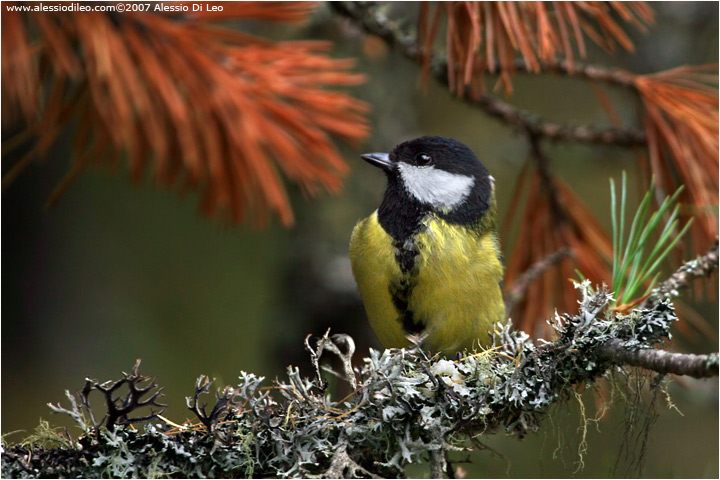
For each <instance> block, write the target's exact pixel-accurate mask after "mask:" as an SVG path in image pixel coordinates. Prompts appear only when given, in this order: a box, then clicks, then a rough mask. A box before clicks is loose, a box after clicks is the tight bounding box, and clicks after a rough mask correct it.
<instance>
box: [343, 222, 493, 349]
mask: <svg viewBox="0 0 720 480" xmlns="http://www.w3.org/2000/svg"><path fill="white" fill-rule="evenodd" d="M425 227H426V228H425V229H424V230H423V231H422V232H421V233H419V234H417V235H416V236H415V241H416V243H417V245H418V254H417V256H416V258H415V267H414V268H413V271H412V280H411V281H412V289H411V293H410V296H409V298H408V310H411V311H412V312H413V318H415V319H416V320H417V321H420V322H422V323H424V324H425V326H426V327H425V330H424V331H423V333H424V334H427V339H426V340H425V344H424V346H425V347H426V348H427V349H428V350H430V351H433V352H443V353H445V354H447V355H452V354H454V353H455V352H457V351H461V350H463V349H472V348H477V347H478V346H487V345H488V344H489V343H490V336H489V335H488V331H490V330H492V329H493V325H494V324H495V323H496V322H499V321H500V322H502V321H504V320H505V306H504V303H503V299H502V292H501V289H500V281H501V279H502V265H501V263H500V260H499V248H498V241H497V238H496V236H495V234H494V233H493V232H490V233H486V234H482V235H479V234H476V233H475V232H473V231H472V230H469V229H466V228H464V227H462V226H458V225H453V224H449V223H447V222H445V221H444V220H441V219H439V218H437V217H428V219H427V220H426V222H425ZM350 260H351V262H352V267H353V273H354V275H355V279H356V281H357V284H358V289H359V290H360V295H361V297H362V299H363V303H364V305H365V310H366V312H367V315H368V319H369V321H370V325H371V326H372V328H373V330H374V331H375V333H376V334H377V336H378V339H379V340H380V342H381V343H382V344H383V345H384V346H385V347H404V346H407V345H408V341H407V338H406V336H407V333H406V332H405V331H404V330H403V328H402V325H403V324H402V312H400V311H398V309H397V307H396V306H395V304H394V303H393V299H392V294H391V292H392V291H393V286H394V285H395V286H397V285H398V284H399V282H401V281H402V280H403V278H404V277H403V275H405V278H407V274H403V272H402V271H401V269H400V267H399V265H398V263H397V261H396V260H395V247H394V246H393V241H392V238H391V237H390V236H389V235H388V234H387V233H386V232H385V231H384V230H383V228H382V227H381V226H380V224H379V222H378V218H377V212H376V213H374V214H373V215H371V216H370V217H368V218H366V219H365V220H363V221H361V222H360V223H358V225H357V226H356V227H355V229H354V230H353V234H352V238H351V241H350Z"/></svg>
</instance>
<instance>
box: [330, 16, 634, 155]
mask: <svg viewBox="0 0 720 480" xmlns="http://www.w3.org/2000/svg"><path fill="white" fill-rule="evenodd" d="M330 5H331V6H332V8H334V9H335V11H336V12H337V13H338V14H340V15H342V16H344V17H345V18H347V19H349V20H351V21H352V22H353V23H354V24H355V25H357V26H358V27H360V28H361V29H362V30H364V31H365V32H367V33H369V34H371V35H375V36H378V37H380V38H381V39H383V40H384V41H385V43H387V44H388V45H389V46H390V47H393V48H396V49H397V50H398V51H399V52H400V53H401V54H403V55H404V56H405V57H406V58H408V59H410V60H412V61H414V62H418V63H419V62H421V61H422V51H421V50H420V48H419V47H418V41H417V38H416V37H415V36H413V35H408V34H406V33H404V32H403V31H402V29H401V28H400V26H399V25H397V24H396V23H394V22H392V21H391V20H390V19H389V18H388V17H387V16H386V15H385V14H384V13H382V12H381V9H380V8H379V6H378V5H376V4H375V3H374V2H331V3H330ZM544 65H546V66H547V68H548V69H549V70H550V71H554V72H563V73H565V74H568V75H583V76H585V77H587V78H591V79H594V80H602V81H607V82H611V83H616V84H622V85H624V84H625V83H626V80H627V75H628V74H627V73H626V72H624V71H622V70H605V69H602V68H600V67H596V66H589V65H578V64H573V66H572V67H569V66H568V65H567V63H566V62H557V63H553V64H544ZM517 66H518V67H520V69H525V64H524V62H522V60H518V63H517ZM430 73H431V75H432V76H433V78H435V80H437V81H438V82H439V83H440V84H442V85H444V86H446V87H449V86H450V81H449V78H448V65H447V60H445V59H435V60H434V61H432V62H431V63H430ZM489 73H492V72H489ZM469 93H470V92H468V91H466V92H465V95H463V96H462V100H464V101H465V102H466V103H468V104H469V105H472V106H474V107H477V108H480V109H481V110H483V111H485V112H486V113H487V114H489V115H490V116H492V117H494V118H497V119H499V120H502V121H503V122H505V123H506V124H508V125H510V126H512V127H515V128H517V129H519V130H521V131H526V132H528V133H532V134H534V135H538V136H541V137H544V138H549V139H552V140H564V141H572V142H581V143H591V144H601V145H617V146H621V147H630V146H635V145H645V144H646V143H647V137H646V135H645V132H643V131H642V130H639V129H636V128H607V129H593V128H590V127H587V126H570V125H564V124H562V123H558V122H553V121H548V120H542V119H540V118H538V116H537V115H535V114H533V113H531V112H529V111H527V110H522V109H519V108H517V107H514V106H512V105H510V104H509V103H507V102H503V101H502V100H500V99H498V98H496V97H493V96H490V95H480V96H477V97H474V96H473V95H470V94H469Z"/></svg>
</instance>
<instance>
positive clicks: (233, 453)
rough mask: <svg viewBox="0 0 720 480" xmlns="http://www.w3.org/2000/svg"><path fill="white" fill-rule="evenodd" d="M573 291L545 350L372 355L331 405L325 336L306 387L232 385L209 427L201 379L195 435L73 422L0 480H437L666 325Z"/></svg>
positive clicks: (520, 337)
mask: <svg viewBox="0 0 720 480" xmlns="http://www.w3.org/2000/svg"><path fill="white" fill-rule="evenodd" d="M578 288H579V290H580V293H581V297H582V301H581V304H580V307H579V313H578V314H577V315H569V314H564V315H556V316H555V318H554V319H552V321H551V324H552V326H553V328H554V329H555V332H556V338H555V340H554V341H552V342H544V341H540V342H539V343H538V344H536V343H534V342H533V341H531V340H530V339H529V338H528V336H527V335H525V334H524V333H522V332H518V331H513V330H512V329H511V328H510V327H509V326H501V325H498V327H497V330H496V331H495V333H494V345H493V347H492V348H490V349H488V350H487V351H484V352H478V353H474V354H472V353H471V354H468V355H467V356H465V357H464V358H461V359H458V360H454V361H453V360H447V359H440V358H437V357H433V358H428V357H427V355H426V354H425V352H423V351H422V350H420V349H419V348H417V347H413V348H410V349H400V350H399V349H388V350H385V351H384V352H377V351H374V350H371V351H370V356H369V357H368V358H365V359H363V360H362V363H361V366H360V367H356V368H355V369H354V370H353V375H352V377H354V381H355V382H356V385H357V388H355V389H354V390H353V392H352V394H351V395H349V396H347V397H345V398H342V399H334V398H332V396H331V395H330V394H329V393H328V391H327V383H326V382H325V380H324V378H323V377H322V373H321V372H320V370H321V368H320V365H321V363H322V361H323V360H324V359H325V358H324V357H326V356H327V355H340V356H341V357H347V355H348V353H349V352H350V351H351V349H352V348H351V345H352V344H351V342H349V341H348V339H347V338H346V337H344V336H337V335H336V336H329V335H328V334H326V335H325V336H324V337H322V338H321V339H320V340H319V341H318V342H316V345H317V347H311V346H310V345H311V343H310V342H308V343H307V346H308V349H309V350H310V352H311V356H314V360H313V364H314V365H315V367H316V375H315V377H316V378H313V379H307V378H304V377H302V376H301V375H300V373H299V370H298V369H297V368H294V367H289V368H288V371H287V376H286V378H285V379H284V380H277V381H275V382H274V383H273V384H271V385H264V384H263V382H264V379H263V378H262V377H258V376H255V375H253V374H250V373H245V372H241V375H240V378H239V383H238V385H236V386H234V387H225V389H221V390H220V392H222V394H219V395H216V402H217V403H223V405H226V404H227V405H229V404H230V403H232V407H233V408H216V407H217V405H216V406H215V407H213V408H212V409H211V413H210V414H205V412H206V409H205V407H204V406H203V407H202V408H198V407H197V405H198V404H199V402H200V400H199V397H200V396H201V395H204V394H206V393H209V388H208V387H209V384H208V383H207V381H206V379H203V380H202V381H200V382H198V383H197V385H196V392H195V396H194V397H192V398H193V400H194V401H191V402H190V407H191V408H192V407H194V408H193V411H194V412H195V413H197V412H198V411H199V412H200V413H201V414H202V415H203V417H206V418H205V419H204V420H203V419H201V421H202V423H203V424H205V425H204V426H203V425H202V424H193V423H191V422H186V423H184V424H182V425H178V424H175V423H169V424H162V423H159V422H158V421H154V422H152V423H147V424H146V425H145V427H144V428H142V427H141V428H142V430H138V429H136V428H137V427H136V428H130V427H129V426H124V425H117V426H116V428H115V429H114V430H111V429H109V428H102V429H98V430H93V427H92V426H88V425H87V423H81V422H78V423H79V424H80V425H81V426H83V425H84V427H83V428H84V429H85V431H84V433H83V435H82V436H81V437H80V438H79V439H78V440H71V441H66V442H65V444H64V445H65V446H63V447H56V448H49V449H45V448H42V447H41V446H38V445H36V446H33V447H31V449H30V452H29V453H28V448H27V447H23V446H19V445H3V451H2V475H3V476H4V477H13V478H17V477H40V476H47V475H49V474H52V475H53V476H61V477H107V476H112V477H158V476H170V477H174V476H178V477H201V476H202V477H238V476H246V477H249V476H258V477H267V476H270V477H306V478H307V477H312V478H329V477H332V478H337V477H365V478H367V477H402V476H403V475H404V469H405V466H406V465H408V464H409V463H426V464H428V466H429V470H430V471H429V472H428V473H429V474H430V475H432V476H433V477H439V476H441V475H442V474H443V472H447V471H449V470H448V465H449V462H448V461H447V458H448V452H450V451H452V450H457V449H458V448H462V447H468V448H469V447H471V445H472V441H471V439H472V438H473V437H474V436H477V435H478V434H483V435H490V434H493V433H495V432H498V431H501V432H505V433H508V434H511V435H515V436H517V437H522V436H524V435H527V434H528V433H530V432H534V431H536V430H538V429H539V428H540V426H541V423H542V422H543V420H544V419H545V417H546V415H547V412H548V410H549V408H550V406H552V405H554V404H556V403H558V402H561V401H563V400H564V399H567V398H570V396H571V395H573V393H574V391H575V386H576V385H587V384H589V383H591V382H593V381H595V380H596V379H598V378H600V377H603V376H605V375H607V374H608V373H610V372H612V371H613V370H614V369H615V368H616V366H617V365H620V364H622V363H623V360H622V359H627V361H628V362H630V363H633V362H634V360H633V359H634V358H640V357H644V356H648V354H647V353H645V352H648V351H650V349H651V348H652V347H653V346H654V345H656V344H658V343H660V342H662V341H663V340H664V339H666V338H667V337H668V334H669V329H670V325H671V324H672V323H673V322H674V321H675V320H676V316H675V311H674V309H673V307H672V305H671V304H670V303H668V302H664V301H663V302H658V303H657V304H655V305H654V306H653V307H652V308H645V309H636V310H634V311H632V312H630V313H629V314H628V315H619V314H617V313H616V312H614V311H613V309H612V308H610V306H611V305H612V296H611V295H610V294H609V292H607V290H605V289H601V290H600V291H593V290H592V289H591V288H590V286H589V284H588V283H583V284H582V285H578ZM338 343H339V344H340V345H338ZM330 344H333V345H334V347H329V345H330ZM616 346H617V347H618V350H617V351H613V349H614V348H615V347H616ZM341 347H342V348H341ZM657 357H658V358H662V357H663V356H662V355H657ZM675 358H679V357H675ZM714 358H715V365H717V357H716V356H715V357H714ZM673 365H674V361H671V362H665V363H664V364H663V365H660V366H659V368H661V369H662V370H661V371H662V372H666V371H672V370H673V368H674V367H673ZM683 368H684V367H683ZM715 368H716V367H715ZM715 372H717V370H715ZM716 374H717V373H716ZM340 381H345V382H347V383H348V384H349V383H350V382H351V376H350V375H348V374H347V372H345V373H344V374H341V375H340ZM73 398H74V397H72V398H71V404H76V403H77V401H75V400H73ZM223 405H221V407H223ZM72 410H73V409H69V410H68V411H72ZM212 412H215V413H212ZM66 413H67V412H66ZM73 418H74V417H73ZM76 420H77V419H76ZM208 425H209V427H208V428H205V426H208ZM138 427H139V426H138ZM208 430H211V432H209V431H208ZM68 445H69V446H68ZM49 472H51V473H49Z"/></svg>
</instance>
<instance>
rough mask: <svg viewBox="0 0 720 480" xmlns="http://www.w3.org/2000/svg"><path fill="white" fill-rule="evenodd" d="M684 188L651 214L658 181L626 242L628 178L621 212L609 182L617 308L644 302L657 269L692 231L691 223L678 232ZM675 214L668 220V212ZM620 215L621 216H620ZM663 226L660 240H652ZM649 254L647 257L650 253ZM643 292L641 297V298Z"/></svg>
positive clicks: (638, 213) (640, 209)
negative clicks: (679, 212) (678, 202)
mask: <svg viewBox="0 0 720 480" xmlns="http://www.w3.org/2000/svg"><path fill="white" fill-rule="evenodd" d="M682 190H683V187H682V186H681V187H680V188H679V189H678V190H677V191H676V192H675V193H674V194H673V195H672V196H671V197H665V199H664V200H663V202H662V204H660V207H659V208H658V210H657V211H655V212H653V213H650V201H651V199H652V197H653V196H654V195H655V180H654V179H653V181H652V182H651V183H650V190H648V192H647V193H646V194H645V196H644V197H643V199H642V201H641V202H640V206H639V207H638V209H637V212H636V213H635V217H634V218H633V221H632V224H631V225H630V230H629V232H628V235H627V238H625V208H626V206H627V174H626V173H625V172H623V174H622V186H621V193H620V208H619V209H618V204H617V203H618V202H617V191H616V189H615V181H614V180H613V179H612V178H611V179H610V208H611V212H610V216H611V220H612V240H613V269H612V272H613V273H612V288H613V291H614V292H615V296H616V304H617V305H626V304H629V303H630V302H632V301H633V300H635V299H637V298H642V297H643V296H645V295H647V294H648V293H650V292H651V291H652V289H653V288H655V285H656V283H657V279H658V276H659V272H658V269H659V268H660V266H661V265H662V262H663V260H664V259H665V258H666V257H667V255H668V254H669V253H670V251H671V250H672V249H673V248H674V247H675V245H676V244H677V242H678V241H679V240H680V239H681V238H682V237H683V235H685V233H686V232H687V231H688V228H690V224H691V223H692V219H690V220H688V222H687V223H686V224H685V226H684V227H683V228H682V229H681V230H680V233H676V232H677V229H678V224H679V220H678V211H679V208H680V207H679V205H677V199H678V196H679V195H680V192H682ZM618 210H619V212H618ZM671 210H672V212H671V213H670V214H669V216H668V212H670V211H671ZM618 213H619V214H618ZM663 223H664V226H663V227H662V230H661V231H660V234H659V236H658V239H657V240H656V241H654V242H653V240H652V239H653V236H654V234H655V232H657V231H658V229H659V228H658V227H659V226H660V225H662V224H663ZM648 250H649V251H650V252H649V253H647V251H648ZM641 292H642V294H641Z"/></svg>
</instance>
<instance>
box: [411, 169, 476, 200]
mask: <svg viewBox="0 0 720 480" xmlns="http://www.w3.org/2000/svg"><path fill="white" fill-rule="evenodd" d="M397 168H398V170H399V171H400V176H401V177H402V180H403V183H404V184H405V188H406V189H407V191H408V192H409V193H410V194H411V195H412V196H413V197H415V198H416V199H418V200H419V201H421V202H423V203H429V204H430V205H432V206H433V207H435V208H442V207H445V208H452V207H454V206H456V205H458V204H460V203H462V202H463V200H465V198H466V197H467V196H468V195H469V194H470V191H471V190H472V187H473V184H474V183H475V180H474V178H473V177H469V176H467V175H461V174H458V173H450V172H446V171H445V170H440V169H436V168H435V167H433V166H429V167H415V166H413V165H408V164H407V163H403V162H399V163H398V166H397Z"/></svg>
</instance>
